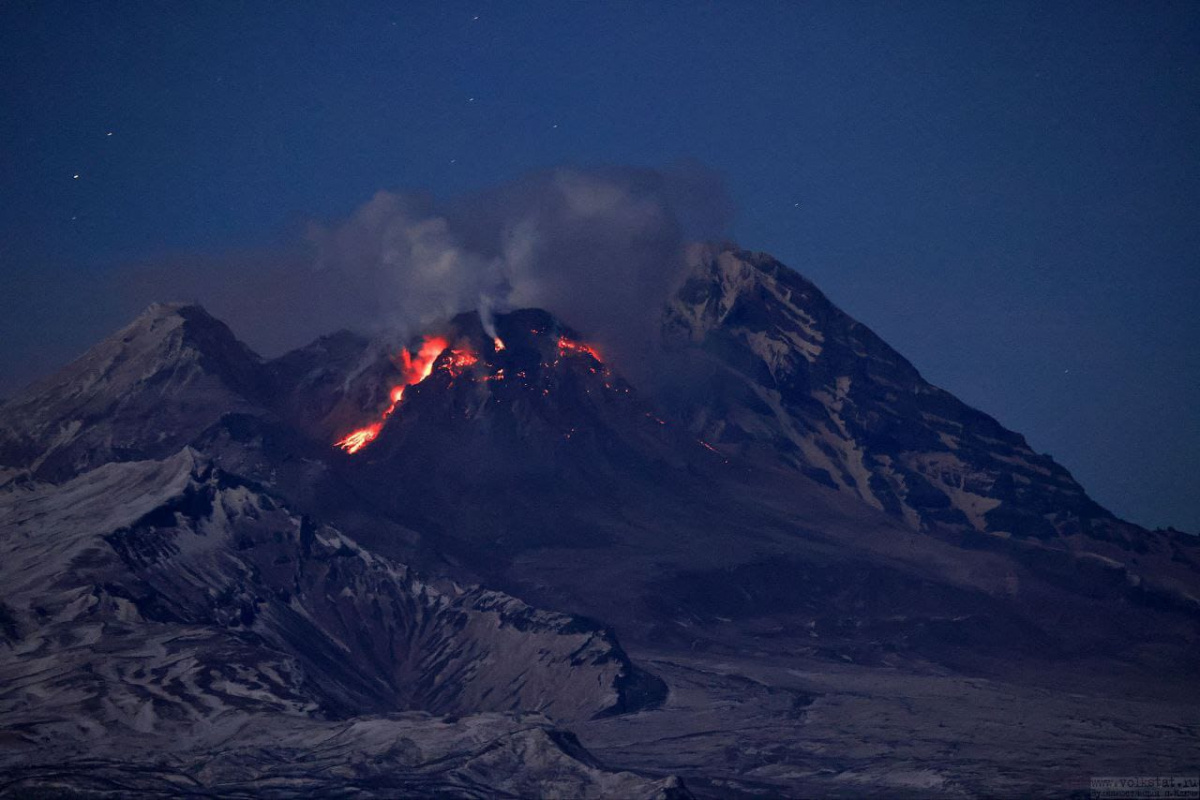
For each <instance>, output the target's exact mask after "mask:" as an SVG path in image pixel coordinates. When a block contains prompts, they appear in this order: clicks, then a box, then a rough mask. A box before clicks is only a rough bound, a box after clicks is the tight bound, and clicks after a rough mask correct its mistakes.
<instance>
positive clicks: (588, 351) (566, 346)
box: [558, 336, 602, 361]
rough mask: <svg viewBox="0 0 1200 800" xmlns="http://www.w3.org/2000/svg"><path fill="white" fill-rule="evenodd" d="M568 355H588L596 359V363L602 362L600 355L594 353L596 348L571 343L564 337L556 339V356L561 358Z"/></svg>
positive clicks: (579, 343)
mask: <svg viewBox="0 0 1200 800" xmlns="http://www.w3.org/2000/svg"><path fill="white" fill-rule="evenodd" d="M570 354H574V355H588V356H591V357H592V358H594V359H596V361H602V359H601V358H600V354H599V353H598V352H596V348H594V347H592V346H591V345H587V344H584V343H583V342H576V341H573V340H571V339H568V338H567V337H565V336H560V337H558V355H559V356H560V357H561V356H565V355H570Z"/></svg>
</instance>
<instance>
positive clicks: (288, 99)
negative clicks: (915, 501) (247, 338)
mask: <svg viewBox="0 0 1200 800" xmlns="http://www.w3.org/2000/svg"><path fill="white" fill-rule="evenodd" d="M343 6H350V7H352V10H349V11H347V10H346V9H345V8H344V7H343ZM185 9H186V10H185ZM268 9H269V10H268ZM475 17H478V19H476V18H475ZM0 75H2V80H0V181H2V184H0V186H2V187H3V188H2V191H0V340H2V341H3V343H4V346H3V353H2V354H0V391H3V392H6V393H7V392H11V391H12V390H13V389H14V388H15V386H17V385H18V384H20V383H23V382H24V381H26V380H28V379H29V378H31V377H34V376H36V375H37V374H39V373H40V372H44V371H47V370H49V369H51V368H53V367H56V366H58V365H59V364H60V363H61V362H63V361H65V360H66V359H67V358H69V357H71V356H73V355H74V354H76V353H77V352H78V351H80V350H82V349H83V348H84V347H86V346H87V345H88V344H90V343H91V342H92V341H93V340H94V339H95V338H97V337H99V336H100V335H103V334H104V333H107V332H109V331H110V330H111V329H113V328H114V327H116V326H117V325H119V324H120V323H121V322H123V321H124V317H125V316H126V315H127V314H128V313H129V309H128V308H126V307H124V306H123V305H122V302H121V300H120V298H118V297H116V296H114V294H113V293H112V292H111V290H110V289H109V288H108V287H109V285H110V284H109V283H106V282H105V277H106V275H108V274H109V273H110V272H111V271H112V270H113V269H114V268H115V267H117V266H119V265H121V264H122V263H125V262H128V261H138V260H145V259H148V258H154V257H157V256H160V255H162V254H167V253H170V254H179V253H208V252H217V251H222V250H226V249H229V248H233V247H247V246H262V245H270V244H272V243H276V242H284V241H288V240H290V239H292V238H294V237H295V235H296V233H297V231H298V230H299V229H300V228H301V226H302V224H303V223H304V221H306V220H308V219H312V218H318V219H327V220H332V219H338V218H341V217H344V216H346V215H348V214H349V213H350V212H351V211H352V210H353V209H354V208H356V207H357V206H359V205H361V204H362V203H363V202H364V201H366V200H367V199H368V198H369V197H370V196H371V195H372V194H373V193H374V192H375V191H376V190H378V189H381V188H388V189H428V190H431V191H434V192H436V193H437V194H439V195H443V196H452V195H455V194H458V193H461V192H464V191H468V190H472V189H478V188H481V187H486V186H489V185H493V184H495V183H497V182H501V181H505V180H511V179H514V178H516V177H518V176H519V175H521V174H522V173H524V172H526V171H528V170H530V169H534V168H538V167H545V166H549V165H555V164H562V163H573V164H630V165H641V166H651V167H653V166H660V165H663V164H668V163H671V162H674V161H677V160H679V159H681V158H692V159H698V160H699V161H701V162H703V163H704V164H707V165H709V166H710V167H713V168H715V169H716V170H718V171H720V172H721V173H722V174H723V175H724V177H725V179H726V181H727V183H728V188H729V192H730V194H731V195H732V197H733V200H734V201H735V204H736V219H735V222H734V224H733V227H732V233H733V234H734V236H735V237H736V238H737V239H738V240H739V241H740V242H741V243H742V244H743V245H744V246H747V247H750V248H752V249H761V250H767V251H769V252H771V253H773V254H774V255H776V256H778V257H779V258H781V259H782V260H783V261H785V262H787V263H789V264H791V265H792V266H794V267H796V268H797V269H798V270H800V271H801V272H802V273H804V274H805V275H807V276H808V277H810V278H811V279H813V280H814V281H815V282H816V283H817V284H818V285H819V286H821V287H822V288H823V289H824V290H825V291H826V292H827V293H828V294H829V295H830V296H831V297H832V298H833V299H834V301H835V302H837V303H838V304H839V305H841V306H842V307H843V308H845V309H846V310H847V311H849V312H850V313H851V314H853V315H855V316H856V317H858V318H859V319H860V320H862V321H863V322H865V323H867V324H868V325H870V326H871V327H873V328H874V329H875V330H876V331H877V332H878V333H880V334H881V335H882V336H883V337H884V338H885V339H886V340H887V341H889V342H890V343H892V344H893V345H894V346H896V347H897V348H898V349H899V350H900V351H901V352H903V353H904V354H905V355H907V356H908V357H909V358H910V359H911V360H912V361H913V362H914V363H915V364H916V365H917V366H918V368H920V369H921V370H922V372H923V373H924V374H925V376H926V377H927V378H929V379H930V380H932V381H933V382H935V383H937V384H939V385H942V386H944V387H946V388H947V389H949V390H951V391H953V392H954V393H956V394H958V395H959V396H960V397H962V398H963V399H964V400H966V401H967V402H969V403H971V404H973V405H976V406H978V407H980V408H982V409H984V410H986V411H988V412H989V413H991V414H993V415H995V416H996V417H997V418H999V419H1000V420H1001V421H1002V422H1003V423H1004V424H1006V425H1008V426H1010V427H1012V428H1015V429H1016V430H1019V431H1021V432H1023V433H1025V434H1026V435H1027V437H1028V438H1029V440H1030V442H1031V444H1032V445H1033V446H1034V448H1035V449H1038V450H1040V451H1045V452H1049V453H1051V454H1052V455H1054V456H1055V457H1056V458H1058V459H1059V460H1060V461H1061V462H1062V463H1063V464H1065V465H1066V466H1067V467H1068V468H1069V469H1071V470H1072V471H1073V472H1074V473H1075V474H1076V476H1077V477H1078V478H1079V479H1080V480H1081V481H1082V482H1083V484H1084V485H1085V486H1086V487H1087V488H1088V489H1089V490H1090V491H1091V492H1092V493H1093V494H1094V496H1095V497H1096V498H1097V499H1098V500H1100V501H1101V502H1102V503H1104V504H1105V505H1107V506H1109V507H1110V508H1112V509H1113V510H1115V511H1116V512H1117V513H1118V514H1121V515H1124V516H1127V517H1129V518H1131V519H1133V520H1135V521H1137V522H1140V523H1143V524H1146V525H1167V524H1174V525H1177V526H1181V527H1185V528H1188V529H1192V530H1197V529H1200V411H1198V409H1200V346H1198V345H1200V323H1198V322H1197V314H1196V309H1197V305H1198V301H1200V212H1198V205H1200V203H1198V201H1200V155H1198V154H1200V102H1198V99H1200V4H1197V3H1195V2H1181V3H1153V2H1138V3H1131V2H1121V3H1100V2H1088V3H1078V4H1071V3H1065V2H1060V3H1044V2H1036V3H1028V4H1026V3H1017V2H1004V3H990V4H985V3H963V2H950V3H945V4H939V3H900V2H889V3H880V4H870V3H865V2H837V3H796V2H788V3H767V2H752V1H751V0H739V1H738V2H729V3H698V2H697V3H682V2H680V3H668V2H660V3H617V2H596V3H583V2H553V3H535V2H521V3H515V2H514V3H504V4H500V3H488V2H476V3H450V2H437V3H427V4H416V3H395V4H383V3H380V4H370V3H353V4H327V5H326V4H317V3H305V2H291V3H276V4H253V3H232V2H229V3H224V2H214V3H204V4H184V3H178V4H146V3H111V2H110V3H79V2H66V3H53V2H41V3H25V4H5V5H4V6H2V7H0ZM109 133H111V135H109ZM75 175H79V178H78V179H76V178H74V176H75Z"/></svg>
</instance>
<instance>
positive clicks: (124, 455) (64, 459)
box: [0, 303, 266, 480]
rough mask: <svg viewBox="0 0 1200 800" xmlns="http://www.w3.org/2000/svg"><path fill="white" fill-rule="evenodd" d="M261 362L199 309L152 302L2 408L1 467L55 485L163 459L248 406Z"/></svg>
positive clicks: (259, 382) (260, 383)
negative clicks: (104, 468) (112, 466)
mask: <svg viewBox="0 0 1200 800" xmlns="http://www.w3.org/2000/svg"><path fill="white" fill-rule="evenodd" d="M263 378H264V376H263V372H262V366H261V362H260V360H259V358H258V356H256V355H255V354H254V353H253V352H251V350H250V349H249V348H248V347H246V346H245V345H244V344H242V343H241V342H239V341H238V340H237V339H236V338H235V337H234V335H233V333H231V332H230V330H229V328H228V327H226V326H225V324H224V323H222V322H219V321H217V320H216V319H213V318H212V317H211V316H209V315H208V313H207V312H205V311H204V310H203V309H202V308H200V307H199V306H195V305H184V304H178V303H177V304H156V305H153V306H151V307H150V308H149V309H147V310H146V311H145V313H143V314H142V315H141V316H139V317H138V318H137V319H136V320H134V321H133V323H131V324H130V325H129V326H127V327H126V328H124V329H122V330H120V331H118V332H117V333H115V334H113V335H112V336H110V337H109V338H107V339H105V340H104V341H102V342H100V343H99V344H97V345H96V346H95V347H93V348H91V349H90V350H88V351H87V352H86V353H84V354H83V355H82V356H81V357H80V358H78V359H77V360H75V361H74V362H72V363H71V364H69V365H67V366H66V367H64V368H63V369H61V370H59V371H58V372H56V373H54V374H53V375H51V376H50V377H48V378H46V379H44V380H41V381H38V382H37V383H34V384H33V385H32V386H29V387H28V388H26V389H25V390H24V391H22V392H20V393H19V394H17V395H16V396H15V397H13V398H12V399H10V400H9V401H7V402H6V403H4V404H3V405H0V465H4V466H10V467H18V468H23V469H28V470H30V471H31V472H32V473H33V474H34V475H36V476H37V477H38V478H41V479H46V480H62V479H65V478H68V477H70V476H72V475H76V474H78V473H80V472H82V471H84V470H87V469H90V468H92V467H96V466H99V465H101V464H105V463H108V462H110V461H130V460H138V459H143V458H162V457H164V456H167V455H169V454H171V453H174V452H176V451H178V450H179V448H181V447H182V446H184V445H185V444H187V443H188V442H189V441H190V440H191V439H192V437H193V436H195V435H196V434H197V433H199V432H200V431H202V430H204V429H205V428H206V427H208V426H209V425H211V424H212V423H213V422H215V421H216V420H217V419H218V418H219V417H220V416H221V415H222V414H224V413H227V412H230V411H236V410H248V409H251V408H255V407H256V405H257V403H258V401H259V400H261V398H262V395H263V391H264V389H265V388H266V384H265V383H264V380H263Z"/></svg>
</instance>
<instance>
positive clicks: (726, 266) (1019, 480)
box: [664, 245, 1131, 538]
mask: <svg viewBox="0 0 1200 800" xmlns="http://www.w3.org/2000/svg"><path fill="white" fill-rule="evenodd" d="M690 255H691V264H692V269H691V272H690V275H689V277H688V280H687V282H686V284H685V285H684V286H683V288H682V290H681V291H680V293H679V295H678V297H677V298H676V299H675V300H674V301H673V302H672V303H671V306H670V308H669V311H668V314H667V317H666V322H665V327H664V330H665V336H666V337H667V340H668V342H669V343H670V345H671V346H672V347H673V348H674V349H675V350H676V352H677V353H686V354H689V355H690V357H691V361H692V363H693V372H692V373H691V375H690V377H692V378H693V379H694V380H696V381H697V384H694V385H691V386H689V387H688V389H687V390H686V391H682V392H677V393H676V398H675V399H676V402H675V408H674V411H675V413H676V414H677V415H679V416H680V417H681V418H683V419H684V420H686V422H687V424H688V425H689V426H690V427H691V428H692V429H693V430H695V431H696V432H697V434H698V435H701V436H703V437H704V438H706V439H708V440H709V441H712V442H714V443H717V444H719V446H720V447H721V449H722V450H725V451H727V452H731V453H739V454H743V455H745V456H747V457H751V458H758V459H766V460H768V461H776V462H783V463H786V464H789V465H791V466H793V467H794V468H796V469H797V470H799V471H801V472H803V473H804V474H805V475H808V476H809V477H811V478H813V479H815V480H817V481H820V482H822V483H825V484H827V485H829V486H833V487H836V488H837V489H839V490H841V491H845V492H850V493H852V494H854V495H856V496H858V497H859V498H861V499H862V500H863V502H865V503H867V504H869V505H871V506H874V507H875V508H879V509H882V510H884V511H886V512H888V513H890V514H893V515H895V516H898V517H901V518H903V519H905V520H907V521H908V522H909V523H910V524H912V525H914V526H918V527H920V526H930V525H952V526H964V527H970V528H973V529H976V530H987V531H1002V532H1007V533H1012V534H1015V535H1021V536H1035V537H1047V536H1054V535H1055V534H1056V533H1062V534H1068V535H1069V534H1072V533H1078V532H1083V533H1087V534H1090V535H1093V536H1097V537H1100V538H1105V537H1109V536H1115V537H1120V538H1125V537H1127V536H1128V535H1130V533H1131V532H1130V531H1129V530H1127V528H1128V527H1129V526H1123V525H1120V524H1117V521H1116V520H1115V519H1114V518H1113V516H1112V515H1111V514H1110V513H1109V512H1107V511H1106V510H1104V509H1103V508H1101V507H1100V506H1099V505H1097V504H1096V503H1095V502H1093V501H1092V500H1091V499H1090V498H1089V497H1088V496H1087V494H1086V493H1085V492H1084V490H1083V488H1082V487H1080V486H1079V484H1078V483H1076V482H1075V480H1074V479H1073V478H1072V477H1071V475H1070V474H1069V473H1068V472H1067V471H1066V470H1065V469H1063V468H1062V467H1061V466H1060V465H1058V464H1057V463H1055V461H1054V460H1053V459H1052V458H1050V457H1049V456H1045V455H1039V454H1037V453H1035V452H1033V450H1031V449H1030V448H1029V446H1028V444H1027V443H1026V442H1025V439H1024V437H1022V436H1021V435H1019V434H1017V433H1014V432H1012V431H1010V430H1007V429H1006V428H1004V427H1003V426H1002V425H1000V424H999V423H998V422H996V420H994V419H992V418H991V417H989V416H988V415H986V414H984V413H982V412H980V411H977V410H975V409H973V408H971V407H970V406H967V405H966V404H964V403H962V402H961V401H959V400H958V399H957V398H955V397H954V396H953V395H951V394H950V393H948V392H946V391H943V390H942V389H939V388H937V387H936V386H933V385H931V384H929V383H928V382H927V381H925V380H924V379H923V378H922V377H921V375H920V373H918V372H917V370H916V369H915V368H914V367H913V366H912V365H911V364H910V363H909V362H908V361H907V360H906V359H904V357H903V356H901V355H900V354H899V353H897V352H896V351H895V350H893V349H892V348H891V347H889V346H888V345H887V344H886V343H885V342H884V341H883V340H882V339H880V338H879V337H878V336H876V335H875V334H874V333H872V332H871V331H870V330H869V329H868V328H867V327H866V326H864V325H862V324H861V323H859V322H857V321H855V320H854V319H852V318H851V317H849V316H848V315H846V314H845V313H843V312H842V311H841V310H839V309H838V308H837V307H836V306H834V305H833V304H832V303H831V302H830V301H829V300H828V299H827V298H826V297H825V295H823V294H822V293H821V292H820V290H818V289H817V288H816V287H815V286H813V285H812V284H811V283H810V282H808V281H807V280H805V279H804V278H802V277H801V276H800V275H799V274H797V273H796V272H794V271H792V270H791V269H789V268H787V267H785V266H784V265H783V264H781V263H779V262H778V261H776V260H775V259H773V258H771V257H770V256H768V255H765V254H762V253H751V252H747V251H742V250H736V249H732V248H726V247H720V246H715V245H706V246H696V247H694V248H693V249H692V251H691V254H690Z"/></svg>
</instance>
